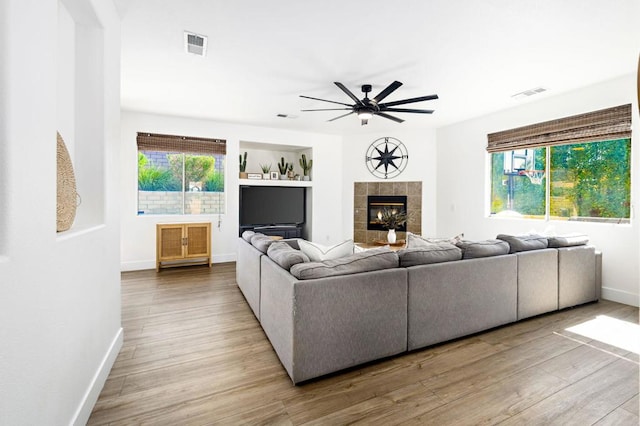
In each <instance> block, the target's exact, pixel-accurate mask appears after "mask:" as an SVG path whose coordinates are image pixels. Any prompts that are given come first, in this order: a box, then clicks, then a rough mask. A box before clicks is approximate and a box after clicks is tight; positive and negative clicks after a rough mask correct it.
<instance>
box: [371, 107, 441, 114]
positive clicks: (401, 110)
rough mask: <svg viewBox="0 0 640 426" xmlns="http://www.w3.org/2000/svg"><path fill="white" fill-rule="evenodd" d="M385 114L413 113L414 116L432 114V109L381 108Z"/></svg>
mask: <svg viewBox="0 0 640 426" xmlns="http://www.w3.org/2000/svg"><path fill="white" fill-rule="evenodd" d="M381 111H385V112H414V113H416V114H433V110H432V109H410V108H382V109H381Z"/></svg>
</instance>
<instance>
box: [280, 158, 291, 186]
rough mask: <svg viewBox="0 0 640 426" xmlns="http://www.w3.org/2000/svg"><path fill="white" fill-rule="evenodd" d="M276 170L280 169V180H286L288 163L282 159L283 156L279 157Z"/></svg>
mask: <svg viewBox="0 0 640 426" xmlns="http://www.w3.org/2000/svg"><path fill="white" fill-rule="evenodd" d="M278 170H280V180H287V170H289V163H288V162H285V161H284V157H280V162H279V163H278Z"/></svg>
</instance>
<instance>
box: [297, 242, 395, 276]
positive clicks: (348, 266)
mask: <svg viewBox="0 0 640 426" xmlns="http://www.w3.org/2000/svg"><path fill="white" fill-rule="evenodd" d="M398 265H399V260H398V255H397V254H396V253H395V252H393V251H391V249H389V247H380V248H376V249H372V250H366V251H363V252H360V253H354V254H351V255H349V256H345V257H341V258H339V259H330V260H325V261H323V262H309V263H298V264H297V265H293V266H292V267H291V270H290V272H291V274H292V275H293V276H294V277H296V278H298V279H299V280H310V279H314V278H324V277H335V276H337V275H350V274H357V273H359V272H369V271H378V270H381V269H390V268H397V267H398Z"/></svg>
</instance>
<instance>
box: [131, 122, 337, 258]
mask: <svg viewBox="0 0 640 426" xmlns="http://www.w3.org/2000/svg"><path fill="white" fill-rule="evenodd" d="M137 132H152V133H162V134H170V135H187V136H198V137H210V138H219V139H225V140H226V141H227V159H226V165H225V166H226V169H225V176H226V182H225V192H226V196H227V201H226V205H227V211H226V214H224V215H220V216H219V217H218V215H213V216H210V215H199V216H181V215H153V216H151V215H148V216H138V215H137V211H138V209H137V191H138V178H137V146H136V135H137ZM243 142H251V143H264V144H278V145H288V146H301V147H308V148H311V149H312V150H313V169H312V175H313V189H312V194H313V195H312V197H313V200H312V201H311V203H310V204H311V215H312V221H311V229H312V239H313V240H314V241H317V242H320V243H323V244H329V243H337V242H339V241H340V240H341V239H342V236H343V230H342V210H341V207H340V205H339V203H340V201H339V200H340V199H341V196H342V179H343V178H342V170H343V165H342V159H341V158H340V157H339V155H336V153H340V151H341V138H340V137H339V136H335V135H321V134H314V133H305V132H298V131H289V130H281V129H273V128H266V127H256V126H245V125H238V124H230V123H221V122H215V121H209V120H198V119H189V118H181V117H169V116H161V115H152V114H144V113H137V112H129V111H123V112H122V125H121V156H120V166H121V170H122V177H121V183H120V196H121V198H120V200H121V203H122V207H121V235H122V239H121V250H122V265H121V266H122V270H138V269H151V268H155V257H156V253H155V239H156V236H155V226H156V223H161V222H190V221H210V222H212V232H211V238H212V246H211V247H212V254H213V261H214V262H227V261H233V260H235V255H236V243H237V238H238V184H239V183H238V155H239V153H240V149H239V147H240V144H241V143H243ZM243 151H244V150H243ZM281 155H282V152H280V151H278V152H277V153H276V154H275V155H274V158H273V167H272V170H274V171H277V170H278V169H277V167H276V165H275V163H276V161H278V160H279V159H280V156H281ZM261 158H264V157H261ZM292 158H293V156H292ZM264 159H265V160H266V158H264ZM296 161H297V160H296ZM298 169H299V166H298V168H297V169H296V170H298ZM247 171H248V172H249V171H251V172H253V171H255V172H259V171H260V168H259V166H258V164H257V160H256V159H255V158H251V154H249V156H248V159H247ZM298 172H299V170H298ZM307 207H308V208H309V206H307ZM218 224H219V225H218Z"/></svg>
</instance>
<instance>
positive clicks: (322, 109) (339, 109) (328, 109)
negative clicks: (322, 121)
mask: <svg viewBox="0 0 640 426" xmlns="http://www.w3.org/2000/svg"><path fill="white" fill-rule="evenodd" d="M350 109H352V108H319V109H301V110H300V111H305V112H306V111H348V110H350Z"/></svg>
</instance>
